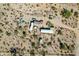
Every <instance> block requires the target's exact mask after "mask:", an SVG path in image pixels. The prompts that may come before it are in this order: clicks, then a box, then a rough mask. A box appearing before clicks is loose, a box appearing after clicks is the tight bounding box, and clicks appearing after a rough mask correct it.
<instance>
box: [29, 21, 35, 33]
mask: <svg viewBox="0 0 79 59" xmlns="http://www.w3.org/2000/svg"><path fill="white" fill-rule="evenodd" d="M33 25H34V23H33V22H32V23H31V26H30V29H29V30H30V31H32V30H33Z"/></svg>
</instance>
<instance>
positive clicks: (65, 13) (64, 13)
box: [61, 9, 71, 18]
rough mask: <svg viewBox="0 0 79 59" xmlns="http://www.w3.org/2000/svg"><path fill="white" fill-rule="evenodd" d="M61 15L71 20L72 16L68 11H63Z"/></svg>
mask: <svg viewBox="0 0 79 59" xmlns="http://www.w3.org/2000/svg"><path fill="white" fill-rule="evenodd" d="M61 15H62V16H64V17H65V18H69V17H70V16H71V12H70V11H69V10H67V9H64V10H63V11H61Z"/></svg>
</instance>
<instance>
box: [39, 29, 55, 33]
mask: <svg viewBox="0 0 79 59" xmlns="http://www.w3.org/2000/svg"><path fill="white" fill-rule="evenodd" d="M40 31H41V33H54V30H53V29H50V28H49V29H48V28H42V29H40Z"/></svg>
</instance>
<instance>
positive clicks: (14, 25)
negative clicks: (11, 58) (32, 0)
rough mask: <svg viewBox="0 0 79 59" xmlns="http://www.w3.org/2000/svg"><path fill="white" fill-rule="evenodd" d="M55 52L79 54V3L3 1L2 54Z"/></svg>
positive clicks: (0, 18)
mask: <svg viewBox="0 0 79 59" xmlns="http://www.w3.org/2000/svg"><path fill="white" fill-rule="evenodd" d="M33 20H34V21H36V22H34V23H33ZM31 22H32V24H31ZM32 25H33V26H32ZM30 27H32V28H31V29H30ZM41 28H44V30H46V31H48V29H47V28H50V30H51V31H52V33H49V31H48V32H47V33H46V32H42V31H41V30H40V29H41ZM54 55H56V56H76V55H79V4H76V3H70V4H64V3H63V4H53V3H38V4H34V3H28V4H27V3H14V4H13V3H10V4H9V3H4V4H0V56H54Z"/></svg>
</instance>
